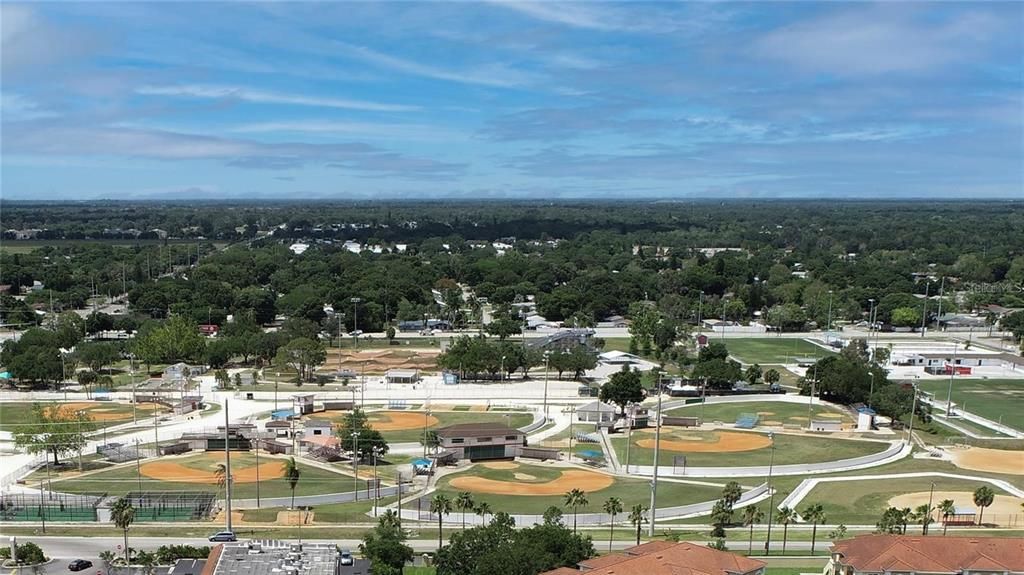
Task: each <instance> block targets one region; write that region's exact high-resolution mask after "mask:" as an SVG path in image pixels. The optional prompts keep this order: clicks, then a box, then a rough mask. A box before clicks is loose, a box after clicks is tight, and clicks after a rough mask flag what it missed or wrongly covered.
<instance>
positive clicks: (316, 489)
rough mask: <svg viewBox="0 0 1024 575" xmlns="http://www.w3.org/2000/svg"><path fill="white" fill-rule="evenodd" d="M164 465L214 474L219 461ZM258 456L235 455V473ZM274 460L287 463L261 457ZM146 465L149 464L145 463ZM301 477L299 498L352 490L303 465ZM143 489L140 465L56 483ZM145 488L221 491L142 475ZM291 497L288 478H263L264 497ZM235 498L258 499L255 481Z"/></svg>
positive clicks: (96, 489) (202, 458)
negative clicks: (214, 468)
mask: <svg viewBox="0 0 1024 575" xmlns="http://www.w3.org/2000/svg"><path fill="white" fill-rule="evenodd" d="M161 461H164V462H170V461H173V462H177V463H180V464H181V465H182V466H183V467H187V468H192V469H199V470H204V471H212V469H213V467H214V466H215V465H216V461H214V460H212V459H210V458H208V457H206V455H205V454H199V455H194V456H188V457H173V458H163V459H162V460H161ZM255 461H256V460H255V456H254V455H252V454H249V453H232V454H231V465H232V470H233V472H234V473H235V474H238V473H239V472H241V471H244V470H245V468H250V467H253V466H254V465H255ZM271 461H283V459H281V458H271V457H267V456H265V455H261V456H260V464H261V466H262V465H266V464H267V463H268V462H271ZM142 464H143V465H145V464H146V462H142ZM299 470H300V471H301V474H302V475H301V478H300V480H299V484H298V486H297V487H296V488H295V494H296V495H316V494H320V493H337V492H345V491H351V490H352V478H351V477H346V476H344V475H341V474H339V473H333V472H331V471H326V470H323V469H320V468H319V467H311V466H309V465H305V464H303V463H299ZM139 487H140V481H139V474H138V472H137V471H136V466H135V465H133V464H128V465H125V466H122V467H119V468H117V469H111V470H107V471H101V472H99V473H95V474H92V475H87V476H85V477H81V478H72V479H64V480H61V481H54V482H53V489H54V490H56V491H64V492H68V493H104V492H105V493H109V494H112V495H119V494H124V493H127V492H129V491H138V490H139ZM141 488H142V489H143V490H147V491H218V487H217V485H216V483H186V482H179V481H161V480H158V479H153V478H150V477H147V476H146V475H143V476H142V480H141ZM289 495H291V490H290V489H289V487H288V482H287V481H286V480H285V479H284V478H280V477H279V478H272V479H271V478H265V477H261V479H260V497H287V496H289ZM232 496H233V497H236V498H238V499H252V498H255V497H256V483H255V482H248V483H242V482H236V483H235V485H234V488H233V490H232Z"/></svg>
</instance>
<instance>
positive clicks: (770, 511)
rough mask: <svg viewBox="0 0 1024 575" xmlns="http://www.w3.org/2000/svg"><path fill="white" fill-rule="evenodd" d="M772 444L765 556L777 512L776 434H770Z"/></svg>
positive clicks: (769, 460) (769, 465) (769, 544)
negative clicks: (774, 470)
mask: <svg viewBox="0 0 1024 575" xmlns="http://www.w3.org/2000/svg"><path fill="white" fill-rule="evenodd" d="M768 441H770V442H771V450H772V453H771V456H769V458H768V535H767V536H766V537H765V540H764V554H765V555H768V553H769V551H770V547H771V544H772V514H774V512H775V490H774V489H772V470H773V468H774V467H775V433H774V432H771V431H769V432H768Z"/></svg>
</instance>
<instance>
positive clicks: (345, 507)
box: [242, 497, 395, 524]
mask: <svg viewBox="0 0 1024 575" xmlns="http://www.w3.org/2000/svg"><path fill="white" fill-rule="evenodd" d="M394 502H395V497H382V498H381V499H380V500H379V501H378V505H380V506H384V505H389V504H391V503H394ZM372 508H373V500H369V501H362V500H360V501H356V502H353V503H329V504H327V505H315V506H313V508H312V509H311V511H312V512H313V523H314V524H317V523H319V524H323V523H369V522H372V521H373V517H370V516H368V515H367V513H369V512H370V511H371V510H372ZM286 510H287V507H263V508H260V509H245V510H243V511H242V518H243V519H244V520H245V521H248V522H251V523H274V522H275V521H277V514H278V513H279V512H281V511H286Z"/></svg>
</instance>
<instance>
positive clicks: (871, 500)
mask: <svg viewBox="0 0 1024 575" xmlns="http://www.w3.org/2000/svg"><path fill="white" fill-rule="evenodd" d="M932 482H934V483H935V491H937V492H942V491H967V492H973V491H974V490H975V489H977V488H978V487H979V486H980V485H982V484H981V483H978V482H976V481H965V480H962V479H946V478H943V477H920V478H906V479H879V480H877V481H874V480H863V481H842V482H838V481H837V482H829V483H819V484H818V486H817V487H815V488H814V489H812V490H811V492H810V493H809V494H808V496H807V497H806V498H804V500H803V501H802V502H801V503H800V506H799V508H800V509H803V508H805V507H807V506H808V505H811V504H813V503H820V504H821V505H822V507H824V509H825V515H826V518H827V522H828V523H835V522H845V523H848V524H855V525H870V524H873V523H875V522H876V521H878V519H879V517H881V516H882V513H883V512H884V511H885V510H886V508H887V507H889V500H890V499H892V498H893V497H896V496H897V495H901V494H904V493H927V492H928V491H929V489H931V485H932ZM985 485H987V484H985ZM993 489H994V490H995V491H996V494H997V495H1005V493H1004V492H1003V491H1001V490H999V489H996V488H993ZM936 503H937V502H936ZM956 504H957V506H959V507H971V508H973V507H974V503H973V502H972V501H957V502H956ZM932 529H933V530H934V529H935V526H933V527H932ZM939 529H941V525H940V526H939ZM911 531H912V532H913V531H914V530H913V529H911ZM917 533H920V527H918V529H917Z"/></svg>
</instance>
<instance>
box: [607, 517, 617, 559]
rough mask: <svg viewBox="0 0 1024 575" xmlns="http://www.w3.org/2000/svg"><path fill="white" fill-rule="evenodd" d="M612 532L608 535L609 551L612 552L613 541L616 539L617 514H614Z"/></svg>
mask: <svg viewBox="0 0 1024 575" xmlns="http://www.w3.org/2000/svg"><path fill="white" fill-rule="evenodd" d="M611 528H612V530H611V533H610V534H609V536H608V552H609V553H611V552H612V543H613V542H614V541H615V514H612V523H611Z"/></svg>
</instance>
